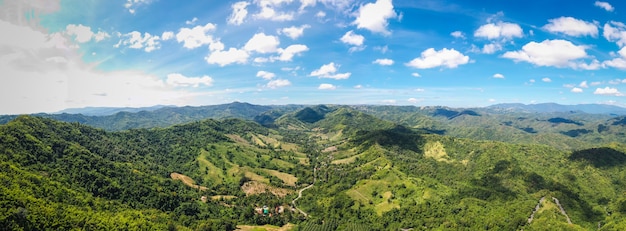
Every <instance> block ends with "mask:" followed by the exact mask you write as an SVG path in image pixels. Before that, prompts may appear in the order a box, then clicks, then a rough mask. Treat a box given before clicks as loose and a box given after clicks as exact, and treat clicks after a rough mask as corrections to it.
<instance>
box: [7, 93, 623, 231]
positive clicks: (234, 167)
mask: <svg viewBox="0 0 626 231" xmlns="http://www.w3.org/2000/svg"><path fill="white" fill-rule="evenodd" d="M285 108H287V107H285ZM285 108H280V109H274V110H268V111H265V112H262V113H260V114H259V116H255V117H254V118H250V119H251V120H242V119H222V120H213V119H207V120H200V121H195V122H190V123H184V124H177V125H173V126H169V127H164V128H150V129H147V128H141V129H130V130H121V131H115V132H112V131H106V130H103V129H100V128H93V127H90V126H87V125H84V124H80V123H77V122H72V123H68V122H59V121H56V120H53V119H47V118H41V117H33V116H18V117H16V118H15V119H13V120H11V121H10V122H8V123H6V124H4V125H0V168H1V169H2V171H0V179H1V180H2V182H3V184H0V203H2V206H0V211H2V212H1V213H0V227H7V229H9V230H46V229H54V230H59V229H61V230H68V229H113V230H118V229H122V230H125V229H127V230H163V229H170V230H175V229H179V230H233V229H235V227H236V226H237V225H247V226H246V227H251V226H256V225H259V228H261V227H260V225H266V224H269V225H274V226H278V227H280V226H283V225H285V224H287V223H291V224H294V225H288V226H285V227H293V229H296V230H335V229H336V230H362V229H363V227H367V230H399V229H413V230H433V229H435V230H487V229H489V230H522V229H523V230H595V229H598V227H599V228H600V230H622V229H624V228H625V227H626V220H625V218H626V216H625V214H626V194H624V192H626V183H624V182H626V144H624V142H621V141H620V140H619V139H620V138H619V135H618V134H623V132H624V131H625V130H624V128H623V126H622V125H621V124H619V122H620V119H621V118H605V117H602V116H597V117H594V116H587V115H575V116H567V115H563V114H558V115H557V114H538V115H535V116H534V117H532V118H533V119H518V120H516V121H513V120H512V119H513V118H514V117H515V118H518V117H523V116H520V115H521V114H515V115H497V114H493V113H489V112H487V111H480V110H456V109H449V108H422V109H420V108H415V107H381V108H378V107H377V106H339V105H319V106H307V107H300V106H293V107H289V109H285ZM516 116H517V117H516ZM528 118H530V117H528ZM252 119H253V120H254V121H256V122H254V121H252ZM510 119H511V121H510V122H511V123H503V124H500V125H493V126H492V125H489V124H496V123H502V121H503V120H504V122H506V121H508V120H510ZM261 121H262V122H263V123H261ZM393 121H395V122H393ZM261 124H262V125H261ZM461 124H464V126H466V127H465V129H464V128H463V126H461ZM479 125H485V129H483V130H480V129H478V126H479ZM599 125H603V126H606V128H604V129H600V130H601V131H600V132H598V131H597V129H596V130H594V131H593V132H587V133H585V132H581V134H578V135H573V133H572V134H569V133H568V134H561V133H560V131H563V130H568V131H571V130H576V129H587V128H591V127H592V126H595V127H596V128H597V126H599ZM524 126H528V127H531V128H533V130H534V131H536V132H535V133H532V132H528V131H524V130H522V129H519V128H518V127H524ZM529 131H530V130H529ZM441 134H444V135H441ZM598 134H601V135H604V136H606V139H603V140H601V142H593V139H594V138H593V137H597V136H599V135H598ZM468 137H478V138H476V139H473V138H468ZM544 139H548V140H544ZM505 141H506V142H505ZM299 192H300V193H301V194H302V196H301V197H298V194H299ZM296 198H297V200H295V201H296V202H293V201H294V199H296ZM294 205H296V206H297V208H296V207H293V206H294ZM263 206H268V207H269V208H270V209H268V214H265V215H264V214H263V211H262V208H263ZM257 209H258V211H257ZM279 211H280V212H279ZM270 213H271V216H270ZM531 218H532V219H531ZM263 227H267V226H263Z"/></svg>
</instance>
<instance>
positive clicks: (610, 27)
mask: <svg viewBox="0 0 626 231" xmlns="http://www.w3.org/2000/svg"><path fill="white" fill-rule="evenodd" d="M602 35H603V36H604V38H606V40H608V41H609V42H615V43H617V45H618V46H620V47H623V46H624V45H626V25H624V23H621V22H616V21H610V22H607V23H605V24H604V32H602Z"/></svg>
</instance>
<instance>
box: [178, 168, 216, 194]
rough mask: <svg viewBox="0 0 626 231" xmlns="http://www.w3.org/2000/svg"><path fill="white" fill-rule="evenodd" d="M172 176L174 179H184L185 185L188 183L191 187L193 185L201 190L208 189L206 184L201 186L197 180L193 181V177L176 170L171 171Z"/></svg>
mask: <svg viewBox="0 0 626 231" xmlns="http://www.w3.org/2000/svg"><path fill="white" fill-rule="evenodd" d="M170 177H171V178H172V179H174V180H180V181H182V182H183V183H184V184H185V185H187V186H189V187H192V188H197V189H200V190H202V191H204V190H207V189H208V188H207V187H204V186H200V185H197V184H195V181H193V179H191V177H188V176H185V175H183V174H180V173H175V172H173V173H170Z"/></svg>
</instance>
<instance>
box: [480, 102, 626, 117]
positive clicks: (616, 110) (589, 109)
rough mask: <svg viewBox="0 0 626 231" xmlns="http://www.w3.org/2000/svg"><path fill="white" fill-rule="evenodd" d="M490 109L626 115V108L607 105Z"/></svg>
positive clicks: (508, 105)
mask: <svg viewBox="0 0 626 231" xmlns="http://www.w3.org/2000/svg"><path fill="white" fill-rule="evenodd" d="M487 108H489V109H494V110H506V111H522V112H540V113H552V112H584V113H589V114H615V115H626V108H623V107H619V106H615V105H607V104H578V105H562V104H557V103H540V104H521V103H502V104H495V105H491V106H488V107H487Z"/></svg>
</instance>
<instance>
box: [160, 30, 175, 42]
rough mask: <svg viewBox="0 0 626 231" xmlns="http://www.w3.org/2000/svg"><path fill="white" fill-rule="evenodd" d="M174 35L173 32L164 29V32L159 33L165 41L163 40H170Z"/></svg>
mask: <svg viewBox="0 0 626 231" xmlns="http://www.w3.org/2000/svg"><path fill="white" fill-rule="evenodd" d="M174 36H175V35H174V32H171V31H166V32H163V34H161V39H162V40H163V41H165V40H170V39H173V38H174Z"/></svg>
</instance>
